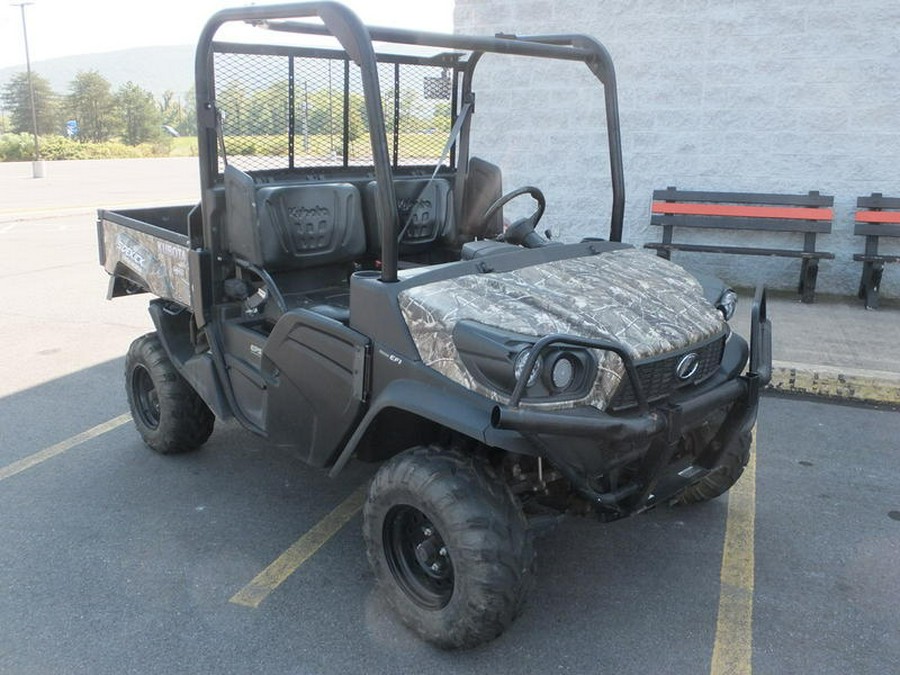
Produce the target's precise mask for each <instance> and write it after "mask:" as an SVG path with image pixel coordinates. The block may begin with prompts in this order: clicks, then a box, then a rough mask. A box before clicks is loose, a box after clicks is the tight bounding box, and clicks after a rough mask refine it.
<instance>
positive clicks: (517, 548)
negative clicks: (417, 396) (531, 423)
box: [363, 446, 534, 649]
mask: <svg viewBox="0 0 900 675" xmlns="http://www.w3.org/2000/svg"><path fill="white" fill-rule="evenodd" d="M363 536H364V538H365V542H366V552H367V555H368V558H369V564H370V565H371V566H372V570H373V572H374V574H375V580H376V584H377V586H378V589H379V591H380V592H381V593H382V595H383V597H384V598H385V599H386V601H387V603H388V604H389V605H390V606H391V607H392V608H393V609H394V611H395V612H396V613H397V615H398V616H399V617H400V619H401V620H402V621H403V623H405V624H406V625H407V626H408V627H409V628H410V629H412V630H413V631H414V632H416V633H418V634H419V635H420V636H421V637H422V638H423V639H425V640H427V641H428V642H431V643H433V644H435V645H437V646H439V647H442V648H445V649H446V648H459V647H474V646H475V645H478V644H481V643H483V642H487V641H489V640H492V639H494V638H495V637H497V636H498V635H500V633H502V632H503V631H504V630H505V629H506V627H507V626H508V625H509V624H510V623H512V621H513V619H515V617H516V616H517V615H518V613H519V612H520V611H521V608H522V606H523V604H524V599H525V596H526V594H527V590H528V586H529V585H530V581H531V578H532V573H533V562H534V551H533V548H532V544H531V539H530V536H529V534H528V530H527V524H526V521H525V517H524V515H523V514H522V511H521V509H520V508H519V506H518V504H517V502H516V500H515V499H514V498H513V496H512V494H511V493H510V491H509V489H508V488H507V487H506V485H505V484H504V483H503V482H502V481H500V480H499V479H498V478H497V477H496V476H495V474H494V472H493V470H492V469H491V468H490V467H489V466H488V465H487V464H486V463H485V462H481V461H479V460H477V459H475V458H473V457H470V456H468V455H466V454H463V453H461V452H456V451H448V450H443V449H441V448H437V447H434V446H432V447H427V448H426V447H417V448H413V449H411V450H408V451H406V452H404V453H402V454H400V455H397V456H396V457H394V458H392V459H391V460H390V461H388V462H387V463H386V464H385V465H384V466H383V467H381V469H380V470H379V471H378V473H377V474H376V475H375V478H374V479H373V481H372V485H371V486H370V488H369V496H368V499H367V500H366V504H365V508H364V511H363Z"/></svg>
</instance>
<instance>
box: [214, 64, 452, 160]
mask: <svg viewBox="0 0 900 675" xmlns="http://www.w3.org/2000/svg"><path fill="white" fill-rule="evenodd" d="M378 78H379V83H380V86H381V96H382V111H383V113H384V120H385V132H386V135H387V139H388V152H389V154H390V158H391V162H392V164H393V166H395V167H397V166H410V165H412V166H415V165H432V166H433V165H434V164H435V163H436V162H437V160H438V159H439V158H440V155H441V151H442V150H443V148H444V144H445V143H446V141H447V134H448V132H449V130H450V126H451V121H452V117H451V92H452V79H451V78H452V72H451V71H450V70H449V69H447V68H443V67H441V66H433V65H423V64H418V63H415V64H410V63H399V64H395V63H379V64H378ZM215 82H216V105H217V108H218V110H219V111H220V113H221V115H222V132H223V140H224V146H225V153H226V157H227V161H228V163H229V164H232V165H234V166H236V167H237V168H239V169H242V170H244V171H254V170H272V169H275V170H277V169H292V168H298V167H329V166H333V167H341V166H372V164H373V160H372V148H371V142H370V137H369V120H368V115H367V114H366V109H365V98H364V96H363V87H362V79H361V75H360V69H359V67H358V66H357V65H356V64H354V63H351V62H348V61H347V60H345V59H344V58H337V57H334V58H333V57H319V56H315V57H313V56H290V55H260V54H236V53H230V52H229V53H224V52H218V53H216V55H215ZM449 163H450V159H445V160H444V164H445V165H447V164H449ZM224 165H225V162H224V160H223V158H222V157H220V158H219V171H220V172H221V171H224Z"/></svg>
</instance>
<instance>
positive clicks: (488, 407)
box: [328, 379, 536, 478]
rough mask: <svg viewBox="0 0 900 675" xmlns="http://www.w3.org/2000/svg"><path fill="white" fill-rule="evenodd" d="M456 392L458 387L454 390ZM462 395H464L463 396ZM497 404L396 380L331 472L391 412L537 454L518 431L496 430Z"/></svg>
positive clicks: (376, 402)
mask: <svg viewBox="0 0 900 675" xmlns="http://www.w3.org/2000/svg"><path fill="white" fill-rule="evenodd" d="M454 389H456V387H454ZM460 392H463V394H462V395H460ZM494 405H495V404H494V402H493V401H491V400H489V399H486V398H484V397H482V396H479V395H478V394H474V393H472V392H469V391H467V390H465V389H463V388H462V387H459V391H454V392H453V393H452V394H451V395H448V394H447V392H446V391H444V390H443V389H442V388H439V387H435V386H434V384H433V383H426V382H418V381H416V380H406V379H404V380H394V381H393V382H391V383H389V384H388V385H387V386H386V387H385V388H384V389H383V390H382V391H381V393H380V394H378V396H377V397H376V398H375V400H374V401H372V403H371V405H370V406H369V409H368V411H367V412H366V414H365V416H364V417H363V419H362V420H361V421H360V423H359V426H358V427H357V428H356V431H354V432H353V435H352V436H350V438H349V440H348V441H347V443H346V445H344V448H343V449H342V450H341V452H340V454H339V455H338V456H337V459H336V460H335V463H334V465H333V466H332V467H331V471H330V472H329V474H328V475H329V476H330V477H332V478H333V477H335V476H337V475H338V474H339V473H340V472H341V470H342V469H343V468H344V466H345V465H346V464H347V462H348V460H349V459H350V457H352V456H353V453H354V452H355V451H356V449H357V447H358V445H359V443H360V441H361V440H362V439H363V438H364V437H365V435H366V432H367V431H368V429H369V427H370V426H371V424H372V422H373V421H374V420H375V419H377V418H378V416H379V415H380V414H381V413H382V412H384V411H385V410H388V409H392V408H394V409H397V410H402V411H404V412H408V413H411V414H413V415H417V416H418V417H421V418H422V419H425V420H428V421H430V422H434V423H435V424H439V425H440V426H442V427H445V428H446V429H450V430H451V431H454V432H457V433H459V434H462V435H463V436H467V437H469V438H472V439H474V440H476V441H480V442H481V443H484V444H486V445H488V446H492V447H498V448H502V449H504V450H507V451H509V452H516V453H521V454H527V455H534V454H536V452H535V449H534V448H533V447H532V445H531V444H530V443H529V442H528V441H527V440H526V439H525V438H523V437H522V436H521V435H520V434H519V433H517V432H510V431H507V430H501V429H495V428H493V427H492V426H491V411H492V410H493V407H494Z"/></svg>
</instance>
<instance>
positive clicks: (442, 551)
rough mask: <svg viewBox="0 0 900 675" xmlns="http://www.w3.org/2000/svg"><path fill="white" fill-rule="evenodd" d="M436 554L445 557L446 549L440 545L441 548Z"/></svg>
mask: <svg viewBox="0 0 900 675" xmlns="http://www.w3.org/2000/svg"><path fill="white" fill-rule="evenodd" d="M438 555H442V556H444V557H445V558H446V557H447V549H446V548H445V547H444V546H441V550H440V551H438Z"/></svg>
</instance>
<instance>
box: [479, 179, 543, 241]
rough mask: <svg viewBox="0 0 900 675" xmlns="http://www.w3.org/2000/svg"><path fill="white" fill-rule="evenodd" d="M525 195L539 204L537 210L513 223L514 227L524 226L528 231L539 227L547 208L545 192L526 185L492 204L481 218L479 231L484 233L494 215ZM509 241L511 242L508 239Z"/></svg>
mask: <svg viewBox="0 0 900 675" xmlns="http://www.w3.org/2000/svg"><path fill="white" fill-rule="evenodd" d="M524 194H528V195H531V197H532V198H533V199H534V201H536V202H537V208H536V209H535V210H534V212H533V213H532V214H531V215H530V216H528V217H527V218H522V219H520V220H517V221H516V222H515V223H513V226H515V227H516V228H517V229H518V228H520V227H523V226H524V227H525V228H526V229H528V230H531V231H533V230H534V228H535V227H537V224H538V221H539V220H540V219H541V216H543V215H544V208H545V207H546V206H547V200H546V199H545V198H544V193H543V192H541V191H540V190H538V189H537V188H536V187H533V186H531V185H526V186H525V187H520V188H518V189H516V190H513V191H512V192H508V193H507V194H505V195H503V196H502V197H500V199H498V200H497V201H495V202H494V203H493V204H491V205H490V206H489V207H488V210H487V211H485V212H484V216H482V218H481V222H480V223H479V227H478V230H477V231H479V232H484V231H485V228H487V226H488V224H489V223H490V222H491V218H493V217H494V214H496V213H497V211H498V210H500V209H502V208H503V207H504V206H505V205H506V204H508V203H509V202H511V201H512V200H513V199H515V198H516V197H518V196H520V195H524ZM511 227H512V226H511ZM507 231H508V230H507ZM507 241H510V240H509V239H507ZM510 243H512V244H518V243H520V242H517V241H510Z"/></svg>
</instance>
